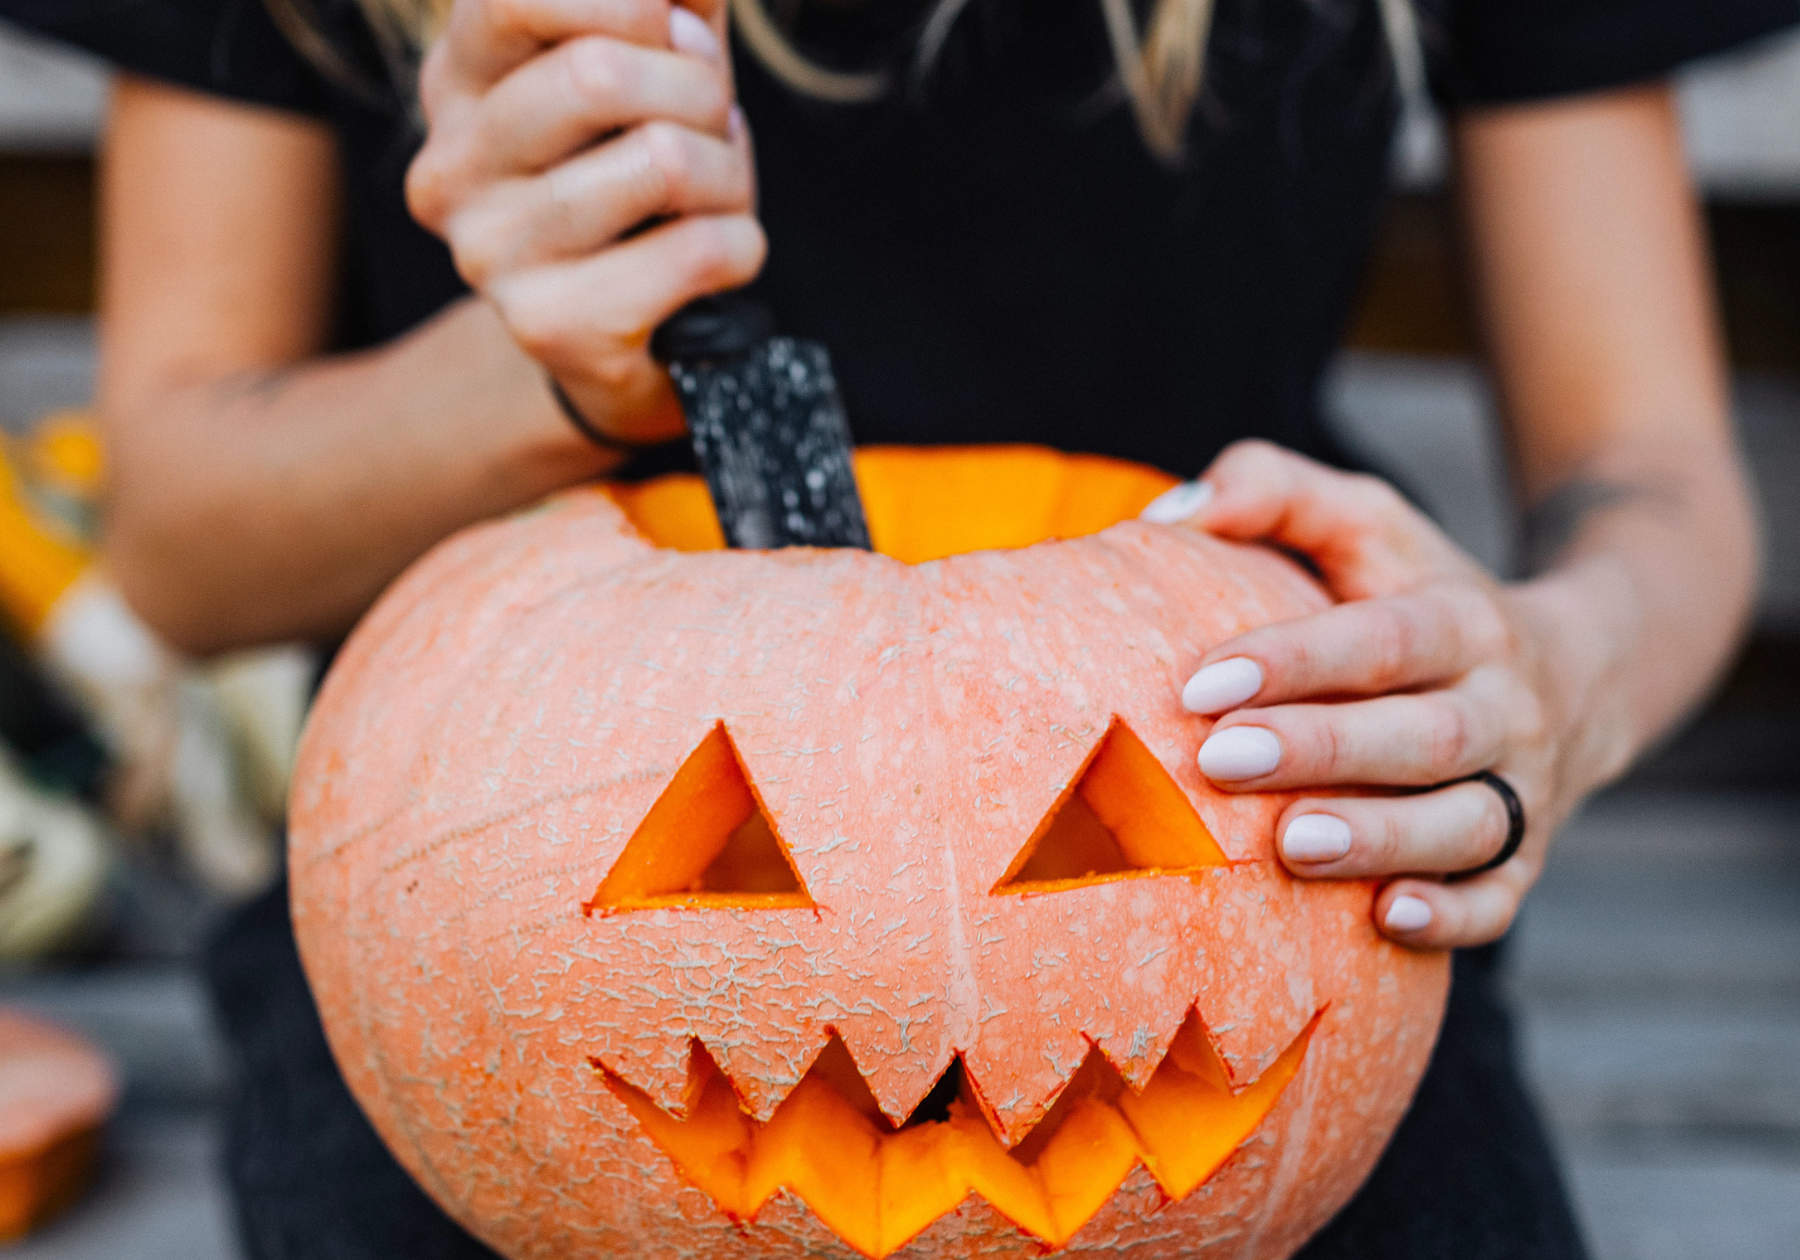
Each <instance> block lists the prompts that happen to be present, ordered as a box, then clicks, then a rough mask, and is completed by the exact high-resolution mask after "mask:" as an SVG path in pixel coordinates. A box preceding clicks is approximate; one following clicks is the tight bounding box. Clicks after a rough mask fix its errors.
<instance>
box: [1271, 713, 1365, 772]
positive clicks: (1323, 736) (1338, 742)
mask: <svg viewBox="0 0 1800 1260" xmlns="http://www.w3.org/2000/svg"><path fill="white" fill-rule="evenodd" d="M1309 725H1310V727H1311V728H1312V729H1311V730H1310V731H1309V733H1308V737H1307V738H1306V740H1305V742H1304V745H1303V746H1304V747H1305V748H1307V749H1308V751H1309V752H1310V754H1311V755H1310V757H1309V758H1308V760H1310V761H1311V762H1312V768H1313V770H1314V773H1316V774H1318V775H1320V776H1323V777H1326V778H1335V777H1337V776H1339V775H1341V774H1342V773H1344V771H1345V769H1346V762H1347V760H1348V758H1349V756H1350V748H1349V746H1348V744H1347V742H1346V741H1345V739H1344V737H1343V735H1342V733H1341V732H1340V731H1339V730H1338V728H1337V724H1336V723H1335V722H1333V721H1332V720H1331V719H1330V718H1329V717H1321V718H1320V719H1319V720H1317V721H1315V722H1312V723H1309ZM1284 742H1285V741H1284Z"/></svg>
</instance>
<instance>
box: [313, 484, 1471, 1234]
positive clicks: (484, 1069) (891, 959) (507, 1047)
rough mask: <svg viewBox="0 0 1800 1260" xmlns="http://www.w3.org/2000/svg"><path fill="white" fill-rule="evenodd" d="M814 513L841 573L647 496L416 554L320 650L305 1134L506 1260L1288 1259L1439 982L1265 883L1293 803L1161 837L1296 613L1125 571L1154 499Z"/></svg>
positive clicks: (1222, 582)
mask: <svg viewBox="0 0 1800 1260" xmlns="http://www.w3.org/2000/svg"><path fill="white" fill-rule="evenodd" d="M857 476H858V480H859V483H860V484H861V486H862V490H863V495H864V499H865V503H866V505H867V507H868V510H869V517H870V525H871V530H872V532H873V535H874V538H875V543H876V547H877V549H878V552H885V553H888V554H878V553H869V552H859V551H813V550H788V551H780V552H726V551H717V550H708V548H716V547H718V546H719V541H718V537H717V527H716V524H713V523H712V520H711V513H710V510H709V509H708V508H707V506H706V500H705V492H704V490H703V489H702V487H701V486H700V484H699V483H698V481H697V480H694V479H685V478H679V479H669V480H664V481H660V482H654V483H650V484H649V485H647V486H643V487H634V488H615V489H611V490H606V489H586V490H579V491H574V492H571V493H568V494H564V495H562V496H559V497H558V498H556V499H553V500H551V501H550V502H548V503H547V504H545V505H543V506H542V507H540V508H537V509H534V510H532V511H529V512H526V513H523V514H520V515H517V516H514V517H511V518H508V519H505V520H501V521H496V522H493V523H489V524H485V525H481V526H478V527H476V528H473V529H470V530H467V531H465V532H463V533H462V534H459V535H457V536H456V537H454V538H452V539H450V540H449V541H447V542H445V543H444V544H442V545H440V546H439V547H438V548H437V549H436V550H434V551H433V552H432V553H430V554H429V555H428V556H427V557H425V558H424V559H423V560H421V561H420V562H419V563H418V564H417V565H416V566H414V568H413V569H412V570H411V571H409V572H408V573H407V574H406V575H404V576H403V577H402V578H401V579H400V580H399V581H398V582H397V583H396V584H395V586H394V587H393V588H392V589H391V590H390V591H389V592H388V593H387V595H385V596H384V597H383V599H382V600H381V601H380V602H379V603H378V605H377V606H376V607H375V608H374V609H373V610H372V611H371V613H370V614H369V616H368V617H367V618H366V619H365V620H364V622H363V623H362V625H361V626H359V627H358V629H357V630H356V632H355V633H354V634H353V635H352V637H351V639H350V641H349V643H348V644H347V645H346V647H345V649H344V651H343V653H342V654H341V656H340V657H339V659H338V661H337V663H336V664H335V666H334V668H333V669H332V671H331V674H330V676H329V677H328V679H327V680H326V683H325V686H324V688H323V690H322V692H321V694H320V696H319V699H318V703H317V705H316V706H315V709H314V711H313V714H312V716H311V718H310V721H309V724H308V727H307V731H306V734H305V738H304V741H303V744H302V747H301V752H300V757H299V764H298V767H297V770H296V775H295V787H294V790H293V796H292V804H291V820H290V822H291V842H290V859H289V860H290V873H291V881H292V883H291V886H292V898H293V912H294V923H295V930H296V933H297V935H298V938H299V943H300V949H301V955H302V959H303V961H304V963H305V966H306V971H307V975H308V977H309V979H310V981H311V984H312V987H313V992H314V995H315V997H316V998H317V1000H318V1004H319V1008H320V1011H321V1013H322V1015H323V1018H324V1022H325V1027H326V1031H327V1034H328V1036H329V1038H330V1041H331V1045H332V1049H333V1052H334V1053H335V1055H336V1057H337V1060H338V1063H339V1065H340V1067H341V1068H342V1070H343V1072H344V1075H345V1078H346V1080H347V1081H348V1083H349V1085H350V1087H351V1089H352V1091H353V1092H354V1094H355V1095H356V1097H357V1099H358V1100H359V1102H360V1103H361V1105H362V1106H363V1107H364V1109H365V1110H366V1111H367V1112H368V1114H369V1116H370V1118H371V1120H372V1121H373V1122H374V1124H375V1126H376V1128H377V1129H378V1131H379V1132H380V1133H381V1135H382V1137H383V1139H384V1140H385V1141H386V1142H387V1144H388V1145H389V1147H390V1148H391V1149H392V1150H393V1152H394V1153H395V1155H396V1156H397V1158H398V1159H399V1160H400V1162H401V1163H402V1164H403V1165H404V1166H405V1167H406V1168H407V1169H408V1171H409V1172H410V1173H411V1174H412V1175H413V1176H414V1177H415V1178H416V1179H417V1180H418V1181H419V1183H420V1184H421V1185H422V1186H423V1187H424V1188H425V1189H426V1191H427V1192H429V1193H430V1194H431V1195H432V1196H433V1197H434V1198H435V1199H436V1200H437V1201H438V1202H439V1203H440V1204H441V1205H442V1206H443V1207H444V1208H445V1210H446V1211H448V1212H449V1213H450V1214H451V1215H452V1216H454V1217H455V1218H456V1219H457V1220H459V1221H460V1222H462V1223H463V1224H464V1225H465V1226H466V1227H468V1228H469V1229H470V1230H471V1231H472V1232H474V1233H475V1234H477V1235H478V1236H480V1237H481V1238H482V1239H484V1240H485V1241H486V1242H487V1243H489V1244H490V1245H491V1246H493V1247H494V1248H495V1249H496V1250H498V1251H500V1252H501V1253H503V1254H505V1255H507V1256H509V1257H513V1258H514V1260H528V1258H530V1260H538V1258H542V1260H549V1258H551V1257H559V1258H561V1257H578V1256H580V1257H585V1256H627V1255H629V1256H658V1257H661V1256H668V1257H711V1256H722V1255H742V1256H759V1257H760V1256H767V1257H776V1256H844V1257H850V1256H856V1255H859V1254H860V1255H869V1256H877V1255H904V1256H918V1257H945V1256H956V1257H974V1256H996V1257H999V1256H1007V1257H1012V1256H1020V1257H1022V1256H1035V1255H1042V1254H1044V1252H1045V1251H1047V1250H1058V1249H1060V1251H1061V1252H1065V1253H1067V1254H1071V1255H1083V1256H1088V1255H1105V1256H1140V1257H1168V1256H1175V1255H1180V1256H1185V1257H1215V1256H1216V1257H1225V1256H1230V1257H1234V1258H1244V1260H1262V1258H1273V1257H1281V1256H1286V1255H1289V1254H1291V1253H1292V1252H1293V1251H1294V1250H1295V1249H1297V1248H1298V1247H1299V1246H1300V1245H1301V1244H1302V1243H1303V1242H1304V1241H1305V1240H1306V1239H1307V1238H1308V1237H1309V1236H1310V1235H1311V1234H1312V1233H1314V1232H1315V1231H1316V1230H1317V1229H1318V1228H1319V1227H1320V1226H1321V1225H1322V1224H1323V1223H1324V1222H1325V1221H1326V1220H1327V1219H1328V1218H1329V1217H1330V1216H1331V1215H1332V1213H1333V1212H1335V1211H1336V1210H1337V1208H1338V1207H1340V1206H1341V1205H1342V1204H1343V1203H1344V1202H1345V1201H1346V1200H1347V1199H1348V1198H1349V1197H1350V1195H1351V1194H1352V1193H1353V1192H1354V1191H1355V1189H1356V1188H1357V1186H1358V1185H1360V1184H1361V1182H1362V1180H1363V1179H1364V1178H1365V1177H1366V1176H1367V1174H1368V1172H1369V1169H1370V1168H1371V1167H1372V1166H1373V1164H1374V1161H1375V1159H1376V1157H1377V1156H1378V1155H1379V1153H1380V1151H1381V1149H1382V1147H1383V1145H1384V1144H1385V1143H1386V1141H1387V1139H1388V1137H1389V1135H1390V1134H1391V1133H1392V1131H1393V1129H1394V1127H1395V1125H1396V1124H1397V1123H1398V1121H1399V1119H1400V1116H1401V1114H1402V1113H1403V1111H1404V1109H1405V1107H1406V1105H1407V1103H1408V1101H1409V1100H1410V1098H1411V1096H1412V1092H1413V1089H1414V1087H1415V1085H1416V1083H1417V1080H1418V1078H1419V1076H1420V1074H1421V1073H1422V1071H1423V1069H1424V1066H1425V1062H1426V1059H1427V1057H1428V1055H1429V1053H1430V1049H1431V1045H1432V1042H1433V1039H1434V1038H1435V1035H1436V1030H1437V1025H1438V1021H1439V1018H1440V1016H1441V1013H1442V1009H1443V1002H1444V996H1445V991H1446V987H1447V983H1448V961H1447V958H1446V957H1445V956H1444V955H1441V954H1423V953H1415V952H1411V951H1407V950H1404V949H1401V948H1399V947H1397V946H1394V945H1392V944H1390V943H1388V942H1386V941H1385V940H1383V939H1382V938H1381V937H1380V935H1379V934H1378V933H1377V932H1376V931H1375V929H1374V927H1373V924H1372V922H1371V904H1372V899H1373V893H1374V888H1373V885H1371V884H1369V883H1366V882H1344V883H1333V882H1305V883H1303V882H1300V881H1296V880H1294V879H1292V878H1291V877H1289V876H1288V875H1287V874H1286V872H1285V871H1284V870H1283V869H1282V867H1281V866H1280V864H1279V862H1278V860H1277V859H1276V856H1275V852H1274V825H1275V822H1276V819H1277V818H1278V816H1279V815H1280V812H1281V810H1282V809H1283V808H1284V807H1285V805H1286V804H1287V803H1288V802H1289V801H1290V800H1291V799H1292V798H1291V797H1290V796H1285V795H1281V794H1227V793H1222V792H1219V791H1217V790H1215V789H1214V788H1212V787H1211V786H1210V785H1209V784H1208V783H1207V782H1206V781H1205V780H1204V779H1203V778H1202V777H1201V776H1200V774H1199V771H1198V769H1197V768H1196V767H1195V765H1194V750H1195V749H1196V748H1197V747H1198V745H1199V743H1200V742H1201V739H1202V737H1203V736H1204V733H1205V731H1206V729H1207V723H1206V721H1205V720H1203V719H1201V718H1197V717H1194V716H1192V715H1190V714H1188V713H1186V712H1184V711H1183V710H1182V709H1181V707H1180V704H1179V700H1178V696H1179V690H1180V685H1181V682H1182V679H1183V678H1184V677H1185V673H1184V671H1185V670H1189V669H1191V667H1192V663H1193V662H1194V661H1195V660H1197V659H1198V658H1199V657H1200V656H1201V655H1202V654H1203V653H1204V652H1205V651H1206V650H1207V649H1208V648H1209V647H1211V646H1212V645H1214V644H1216V643H1218V642H1220V641H1222V640H1223V639H1225V638H1227V637H1229V636H1230V635H1233V634H1236V633H1238V632H1241V631H1242V630H1245V629H1247V628H1249V627H1252V626H1255V625H1259V624H1264V623H1267V622H1270V621H1275V620H1279V619H1283V618H1288V617H1293V616H1296V615H1301V614H1304V613H1307V612H1311V611H1314V610H1317V609H1319V608H1321V607H1323V606H1325V604H1326V603H1327V602H1328V600H1327V597H1326V596H1325V595H1324V593H1323V592H1322V591H1321V590H1320V589H1319V588H1318V586H1317V585H1316V584H1315V583H1314V582H1313V581H1312V580H1311V579H1310V578H1309V577H1307V576H1306V575H1305V574H1304V573H1303V572H1302V571H1301V570H1300V569H1299V568H1298V567H1297V566H1295V565H1293V564H1292V563H1290V562H1289V561H1287V560H1286V559H1284V558H1283V557H1281V556H1279V555H1277V554H1275V553H1273V552H1271V551H1268V550H1265V549H1261V548H1253V547H1245V546H1240V545H1236V544H1231V543H1226V542H1222V541H1219V540H1216V539H1213V538H1210V537H1207V536H1204V535H1202V534H1201V533H1199V532H1198V531H1194V530H1190V529H1186V528H1180V527H1171V526H1163V525H1153V524H1149V523H1145V522H1141V521H1137V520H1135V519H1129V518H1132V517H1133V516H1135V513H1136V512H1137V511H1138V510H1139V509H1140V508H1141V507H1142V506H1143V505H1144V503H1146V502H1148V500H1149V499H1151V498H1152V497H1154V496H1155V495H1156V494H1157V493H1158V492H1160V491H1161V490H1163V489H1165V488H1167V487H1168V485H1170V484H1171V481H1170V479H1168V478H1166V477H1164V476H1163V475H1162V474H1159V473H1154V472H1151V471H1149V470H1146V469H1142V468H1138V467H1135V466H1132V465H1126V464H1120V463H1117V462H1113V461H1108V460H1100V459H1094V458H1089V457H1064V456H1059V455H1054V454H1052V453H1050V452H1046V451H1040V450H1036V449H1031V448H987V449H982V448H971V449H966V450H935V451H924V450H881V449H876V450H870V451H865V452H862V453H861V454H860V455H859V458H858V464H857ZM653 538H654V539H655V540H657V541H655V542H653V541H651V539H653ZM1052 538H1054V539H1059V540H1057V541H1040V540H1044V539H1052ZM978 548H1002V549H997V550H977V549H978ZM957 1065H960V1069H961V1070H960V1074H959V1073H958V1072H957V1071H956V1070H955V1068H956V1067H957ZM922 1104H923V1106H922Z"/></svg>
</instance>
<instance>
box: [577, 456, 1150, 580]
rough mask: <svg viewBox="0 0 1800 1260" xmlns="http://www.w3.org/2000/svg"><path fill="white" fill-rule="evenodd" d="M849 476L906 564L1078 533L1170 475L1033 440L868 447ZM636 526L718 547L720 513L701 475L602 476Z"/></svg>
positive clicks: (1111, 517) (878, 545) (879, 532)
mask: <svg viewBox="0 0 1800 1260" xmlns="http://www.w3.org/2000/svg"><path fill="white" fill-rule="evenodd" d="M855 459H856V482H857V486H858V488H859V489H860V490H861V491H862V498H863V508H864V510H865V512H866V513H867V514H868V519H869V535H870V538H871V540H872V541H873V542H874V545H875V550H876V551H879V552H881V553H882V554H883V555H887V556H892V557H893V558H895V559H896V560H901V561H904V562H906V563H907V564H922V563H924V562H926V561H928V560H938V559H942V558H943V557H945V556H953V555H960V554H963V553H965V552H970V551H987V550H993V549H997V548H1014V547H1029V546H1031V545H1032V544H1034V543H1040V542H1044V541H1047V540H1049V539H1052V538H1080V537H1084V536H1085V535H1088V534H1094V533H1098V532H1099V531H1101V530H1103V529H1105V528H1106V527H1107V526H1109V525H1116V524H1117V523H1118V522H1120V521H1123V520H1128V519H1130V518H1131V517H1134V516H1136V515H1137V514H1138V513H1139V512H1140V511H1142V510H1143V509H1144V507H1145V505H1147V504H1148V503H1149V502H1150V501H1151V500H1152V499H1154V498H1155V497H1156V496H1157V495H1159V494H1161V493H1162V492H1163V491H1165V490H1167V489H1169V488H1170V487H1171V486H1173V485H1174V484H1175V478H1173V477H1171V476H1169V475H1168V474H1167V473H1164V472H1160V471H1158V470H1156V469H1153V468H1147V467H1144V466H1143V465H1141V464H1132V463H1127V462H1125V461H1123V460H1116V459H1108V458H1105V457H1104V456H1099V455H1065V454H1062V453H1061V452H1058V451H1052V450H1048V449H1046V448H1043V447H1035V446H990V447H983V446H974V447H902V446H874V447H865V448H863V449H861V450H858V451H857V452H856V456H855ZM605 491H606V493H607V494H608V495H609V496H610V497H611V498H612V499H613V501H614V502H615V503H617V504H618V505H619V507H620V509H621V510H622V511H623V512H624V513H625V515H626V517H627V519H629V520H630V521H631V523H632V525H633V527H634V528H636V529H637V531H638V532H639V533H640V534H642V535H643V536H644V537H645V538H647V539H649V540H650V541H651V542H653V543H655V544H656V545H657V546H659V547H670V548H673V549H674V550H676V551H717V550H719V549H721V548H723V547H724V545H725V540H724V537H723V536H722V535H721V534H720V532H719V521H718V517H717V516H716V515H714V513H713V506H712V500H711V499H710V498H709V497H708V496H707V491H706V484H705V482H703V481H702V480H701V479H700V478H699V477H695V476H687V475H676V476H669V477H658V478H656V479H654V480H651V481H646V482H643V483H641V484H638V485H608V486H607V487H605Z"/></svg>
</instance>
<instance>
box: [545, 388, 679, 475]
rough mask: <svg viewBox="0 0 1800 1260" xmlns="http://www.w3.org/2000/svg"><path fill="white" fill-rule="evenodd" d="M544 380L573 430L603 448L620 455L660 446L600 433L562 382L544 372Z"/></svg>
mask: <svg viewBox="0 0 1800 1260" xmlns="http://www.w3.org/2000/svg"><path fill="white" fill-rule="evenodd" d="M544 379H545V380H547V381H549V382H550V397H552V398H554V399H556V405H557V406H558V407H559V408H561V410H562V413H563V418H564V419H565V420H567V421H568V422H569V423H570V424H572V425H574V426H575V431H576V432H577V433H579V434H581V436H582V437H584V438H586V439H587V440H588V441H590V442H592V443H593V444H594V445H595V446H598V447H600V448H602V449H603V450H609V451H618V452H619V453H620V454H622V455H630V454H633V453H634V452H637V451H642V450H648V449H649V448H650V447H652V446H661V445H662V443H661V442H633V441H631V440H630V439H629V438H616V437H613V436H611V435H610V434H606V433H602V432H600V430H599V429H597V428H595V427H594V423H593V421H591V420H589V419H588V418H587V417H586V416H585V415H583V414H582V411H581V408H580V407H577V406H576V405H575V400H574V399H573V398H570V397H569V391H568V390H566V389H564V388H563V387H562V382H561V381H559V380H557V379H556V378H555V377H554V376H551V375H549V374H548V373H545V377H544Z"/></svg>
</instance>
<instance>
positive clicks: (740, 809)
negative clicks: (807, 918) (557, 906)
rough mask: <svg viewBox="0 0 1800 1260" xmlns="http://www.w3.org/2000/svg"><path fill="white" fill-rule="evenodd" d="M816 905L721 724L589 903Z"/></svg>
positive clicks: (619, 906) (624, 906)
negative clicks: (757, 796)
mask: <svg viewBox="0 0 1800 1260" xmlns="http://www.w3.org/2000/svg"><path fill="white" fill-rule="evenodd" d="M812 904H813V900H812V898H811V897H809V896H808V895H807V893H806V889H805V888H804V887H802V886H801V883H800V877H799V875H798V874H796V873H795V871H794V863H793V859H791V858H790V857H788V854H787V849H786V847H785V846H784V845H783V844H782V843H781V840H780V838H779V837H778V836H776V834H775V829H774V827H773V826H771V825H770V823H769V816H768V814H767V813H766V812H765V811H764V810H763V807H762V803H761V802H760V801H758V800H757V799H756V792H755V790H754V789H753V788H752V787H751V786H750V780H749V778H748V776H746V775H745V774H744V765H743V762H742V761H740V760H739V759H738V754H737V749H736V748H735V747H733V746H732V743H731V736H729V735H727V734H726V733H725V726H724V724H723V723H721V724H719V725H718V726H715V727H713V729H712V730H711V732H709V733H708V734H707V736H706V738H705V739H704V740H702V741H701V742H700V746H699V747H698V748H696V749H694V751H693V752H692V753H690V754H689V755H688V759H687V760H686V761H684V762H682V764H681V768H680V769H679V770H677V771H676V772H675V777H674V778H673V779H672V780H671V781H670V783H669V786H668V787H667V788H665V789H663V793H662V795H661V796H659V797H658V798H657V800H656V804H654V805H652V806H651V807H650V812H649V814H647V815H646V816H645V817H644V821H643V822H642V823H640V824H638V829H637V831H635V832H634V833H633V834H632V837H631V839H630V841H629V842H627V844H626V845H625V851H624V852H623V853H621V854H620V855H619V859H618V861H616V862H614V863H613V867H612V870H610V871H608V872H607V875H606V878H605V880H603V881H602V882H601V884H600V888H599V890H598V891H597V892H595V894H594V896H593V899H592V900H590V901H589V902H588V903H587V906H586V909H587V910H588V911H589V913H592V912H593V911H594V910H596V909H604V910H640V909H649V908H651V907H655V906H733V907H736V908H738V909H746V910H752V909H779V908H788V909H795V908H799V909H804V908H809V907H811V906H812Z"/></svg>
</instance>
